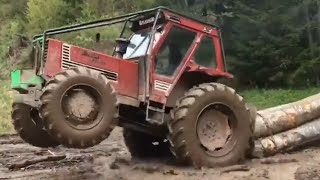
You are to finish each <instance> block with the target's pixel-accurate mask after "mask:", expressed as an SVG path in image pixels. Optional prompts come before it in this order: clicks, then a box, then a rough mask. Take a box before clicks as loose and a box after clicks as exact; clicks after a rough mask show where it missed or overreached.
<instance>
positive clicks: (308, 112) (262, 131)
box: [254, 94, 320, 139]
mask: <svg viewBox="0 0 320 180" xmlns="http://www.w3.org/2000/svg"><path fill="white" fill-rule="evenodd" d="M318 117H320V94H317V95H314V96H310V97H308V98H305V99H302V100H300V101H297V102H293V103H289V104H285V105H281V106H276V107H273V108H269V109H265V110H261V111H258V112H257V116H256V118H255V122H254V136H255V138H256V139H257V138H262V137H267V136H271V135H274V134H277V133H281V132H284V131H286V130H289V129H293V128H296V127H298V126H300V125H302V124H305V123H307V122H310V121H312V120H313V119H316V118H318Z"/></svg>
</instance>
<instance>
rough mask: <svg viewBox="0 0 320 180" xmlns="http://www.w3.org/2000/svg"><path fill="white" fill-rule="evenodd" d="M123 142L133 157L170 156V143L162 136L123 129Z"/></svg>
mask: <svg viewBox="0 0 320 180" xmlns="http://www.w3.org/2000/svg"><path fill="white" fill-rule="evenodd" d="M123 138H124V142H125V144H126V146H127V148H128V150H129V152H130V153H131V156H132V157H134V158H140V159H144V158H158V157H169V156H172V154H171V152H170V144H169V142H168V141H164V140H165V139H164V138H160V137H155V136H151V135H149V134H145V133H143V132H138V131H134V130H131V129H127V128H124V129H123Z"/></svg>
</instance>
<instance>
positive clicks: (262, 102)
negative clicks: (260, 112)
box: [240, 88, 320, 109]
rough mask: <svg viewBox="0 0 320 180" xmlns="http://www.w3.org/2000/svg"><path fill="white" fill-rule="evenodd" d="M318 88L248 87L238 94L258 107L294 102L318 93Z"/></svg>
mask: <svg viewBox="0 0 320 180" xmlns="http://www.w3.org/2000/svg"><path fill="white" fill-rule="evenodd" d="M319 91H320V88H304V89H249V90H244V91H241V92H240V94H241V95H242V96H243V97H244V99H245V100H246V102H248V103H250V104H253V105H255V106H256V107H257V108H258V109H265V108H270V107H275V106H278V105H282V104H287V103H291V102H295V101H298V100H301V99H303V98H306V97H308V96H311V95H315V94H318V93H319Z"/></svg>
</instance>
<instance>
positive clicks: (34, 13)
mask: <svg viewBox="0 0 320 180" xmlns="http://www.w3.org/2000/svg"><path fill="white" fill-rule="evenodd" d="M27 6H28V11H27V18H28V22H29V23H28V31H29V32H30V33H32V34H35V33H42V32H43V31H44V30H46V29H48V28H53V27H58V26H62V25H64V24H65V23H66V22H68V21H67V20H68V17H67V16H66V12H67V11H68V8H69V6H68V4H67V3H66V2H64V1H62V0H47V1H43V0H29V1H28V3H27Z"/></svg>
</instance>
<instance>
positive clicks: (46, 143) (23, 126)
mask: <svg viewBox="0 0 320 180" xmlns="http://www.w3.org/2000/svg"><path fill="white" fill-rule="evenodd" d="M11 117H12V124H13V126H14V129H15V130H16V132H17V133H18V134H19V136H20V137H21V139H23V140H24V141H25V142H27V143H29V144H30V145H32V146H36V147H40V148H48V147H56V146H58V145H59V143H58V142H57V141H55V140H54V139H53V138H52V137H51V136H50V135H49V134H48V133H47V132H46V131H45V130H44V129H43V124H42V120H41V118H40V117H39V113H38V110H36V109H33V108H32V107H30V106H29V105H26V104H22V103H13V105H12V114H11Z"/></svg>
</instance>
